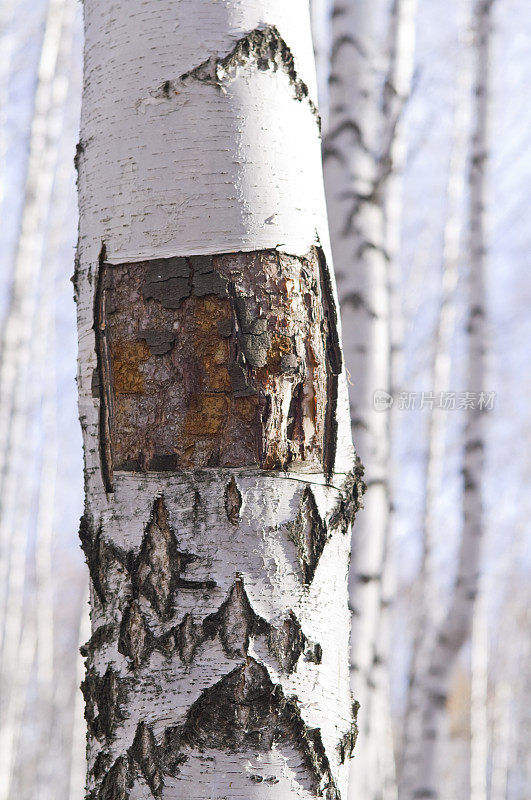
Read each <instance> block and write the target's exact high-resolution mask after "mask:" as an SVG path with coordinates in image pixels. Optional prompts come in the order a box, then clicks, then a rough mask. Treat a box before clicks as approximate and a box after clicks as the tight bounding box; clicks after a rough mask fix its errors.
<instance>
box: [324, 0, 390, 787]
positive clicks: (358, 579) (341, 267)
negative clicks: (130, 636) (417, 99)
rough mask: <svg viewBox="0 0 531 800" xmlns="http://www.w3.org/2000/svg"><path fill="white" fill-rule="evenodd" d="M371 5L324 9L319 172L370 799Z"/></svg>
mask: <svg viewBox="0 0 531 800" xmlns="http://www.w3.org/2000/svg"><path fill="white" fill-rule="evenodd" d="M377 6H378V4H376V3H374V2H371V1H370V0H369V2H348V3H337V4H335V5H334V7H333V10H332V21H331V34H332V35H331V64H330V84H329V128H328V131H327V135H326V139H325V142H324V151H323V156H324V167H325V185H326V191H327V202H328V210H329V218H330V234H331V239H332V246H333V253H334V262H335V264H336V268H337V274H338V282H339V287H340V301H341V315H342V323H343V329H344V348H345V361H346V364H347V369H348V372H349V383H350V389H349V394H350V407H351V416H352V428H353V431H354V435H355V438H356V441H357V445H358V446H359V451H360V455H361V456H362V459H363V462H364V465H365V469H366V482H367V490H366V493H365V497H364V509H363V512H362V514H361V515H360V518H359V521H358V524H357V526H356V530H355V534H354V537H353V541H352V560H351V571H350V579H349V595H350V602H351V608H352V610H353V618H352V631H351V689H352V692H353V695H354V697H355V698H356V700H357V701H358V702H359V703H360V712H359V717H358V720H359V726H360V733H359V737H358V742H357V752H356V756H355V758H354V759H353V761H352V764H351V773H350V787H351V788H350V794H351V796H353V797H354V796H359V797H371V796H372V791H373V781H374V780H378V776H377V775H375V774H374V772H373V771H372V770H371V768H370V767H369V766H368V763H369V762H368V759H369V753H368V748H369V746H370V737H371V719H372V715H371V707H370V699H371V688H372V671H373V662H374V650H375V645H376V641H375V637H376V629H377V624H378V616H379V613H380V587H381V575H382V569H383V561H384V548H385V537H386V532H387V523H388V509H389V494H388V485H387V478H388V476H387V466H388V439H389V432H388V416H387V414H386V413H379V412H376V411H375V409H374V405H373V399H374V392H375V391H376V390H389V329H388V324H389V321H388V294H387V257H386V252H385V241H384V214H383V207H382V203H381V196H380V193H379V187H378V186H377V181H378V176H379V168H380V165H379V152H378V144H379V134H380V131H381V125H380V123H381V120H380V116H379V108H378V89H377V77H378V76H377V72H376V64H375V53H374V50H373V48H374V34H375V27H376V18H377V12H378V8H377Z"/></svg>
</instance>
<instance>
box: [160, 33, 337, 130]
mask: <svg viewBox="0 0 531 800" xmlns="http://www.w3.org/2000/svg"><path fill="white" fill-rule="evenodd" d="M248 64H250V65H253V66H256V67H257V68H258V69H259V70H262V71H265V70H268V69H270V70H274V71H277V70H281V71H282V72H284V73H285V75H286V76H287V78H288V80H289V83H290V85H291V87H292V88H293V94H294V97H295V99H296V100H299V101H300V102H307V103H308V105H309V107H310V110H311V112H312V114H313V115H314V117H315V119H316V120H317V123H318V125H319V128H320V127H321V118H320V116H319V111H318V109H317V106H316V105H315V103H314V102H313V100H312V99H311V98H310V94H309V91H308V86H307V85H306V83H305V82H304V81H303V80H302V79H301V78H300V77H299V76H298V74H297V70H296V69H295V61H294V58H293V53H292V52H291V49H290V48H289V46H288V45H287V44H286V42H285V41H284V39H283V38H282V36H281V35H280V33H279V31H278V29H277V28H276V27H275V26H274V25H261V26H259V27H257V28H255V29H254V30H252V31H251V32H250V33H248V34H246V35H245V36H243V37H242V38H241V39H238V41H237V42H236V44H235V45H234V47H233V48H232V50H231V51H230V53H228V54H227V55H226V56H224V57H223V58H213V57H211V58H208V59H207V60H206V61H203V62H202V63H201V64H199V65H198V66H197V67H195V68H194V69H192V70H190V71H189V72H185V73H184V75H181V77H180V80H181V81H187V80H190V79H193V80H197V81H202V82H203V83H210V84H213V85H214V86H217V87H219V88H220V89H223V86H224V84H225V83H227V82H228V81H230V80H231V78H233V77H234V75H235V74H236V72H237V70H238V68H239V67H243V66H246V65H248ZM166 84H169V87H168V92H167V94H166V95H165V96H167V97H168V96H170V95H171V91H172V90H173V92H175V90H176V86H175V85H174V83H173V82H172V81H166ZM163 88H164V85H163Z"/></svg>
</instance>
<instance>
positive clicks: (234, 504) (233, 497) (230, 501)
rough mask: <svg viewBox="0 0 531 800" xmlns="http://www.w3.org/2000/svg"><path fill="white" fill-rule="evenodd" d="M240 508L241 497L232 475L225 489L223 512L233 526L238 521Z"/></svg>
mask: <svg viewBox="0 0 531 800" xmlns="http://www.w3.org/2000/svg"><path fill="white" fill-rule="evenodd" d="M241 507H242V496H241V493H240V490H239V489H238V486H237V485H236V480H235V478H234V475H233V476H232V478H231V479H230V481H229V482H228V484H227V486H226V487H225V511H226V512H227V518H228V520H229V522H232V524H233V525H237V524H238V522H239V520H240V509H241Z"/></svg>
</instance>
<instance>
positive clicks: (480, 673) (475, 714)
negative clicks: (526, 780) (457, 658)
mask: <svg viewBox="0 0 531 800" xmlns="http://www.w3.org/2000/svg"><path fill="white" fill-rule="evenodd" d="M481 583H482V582H481V581H480V586H479V588H478V595H477V598H476V602H475V605H474V615H473V620H472V642H471V644H472V647H471V663H470V673H471V690H470V800H487V796H488V793H487V773H488V766H489V731H488V694H489V692H488V669H489V637H488V620H487V609H486V602H485V601H486V598H485V595H484V590H483V588H482V586H481Z"/></svg>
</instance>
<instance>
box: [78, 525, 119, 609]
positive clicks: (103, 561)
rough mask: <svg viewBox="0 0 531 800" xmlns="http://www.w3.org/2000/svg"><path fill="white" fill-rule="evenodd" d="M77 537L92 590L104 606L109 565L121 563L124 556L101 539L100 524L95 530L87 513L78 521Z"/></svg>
mask: <svg viewBox="0 0 531 800" xmlns="http://www.w3.org/2000/svg"><path fill="white" fill-rule="evenodd" d="M79 539H80V541H81V549H82V550H83V553H84V554H85V560H86V562H87V566H88V569H89V574H90V579H91V581H92V585H93V587H94V591H95V592H96V595H97V597H98V599H99V600H100V602H101V604H102V606H105V604H106V602H107V596H106V591H107V577H108V575H109V572H110V569H111V566H112V565H113V564H116V563H121V564H123V563H124V558H125V556H124V554H123V552H122V551H121V550H120V549H119V548H117V547H114V545H112V544H111V543H109V542H106V541H105V540H104V539H103V534H102V529H101V526H100V527H99V528H98V529H97V530H96V529H95V527H94V521H93V519H92V518H91V516H90V515H89V514H87V513H85V514H83V516H82V517H81V520H80V522H79Z"/></svg>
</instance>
